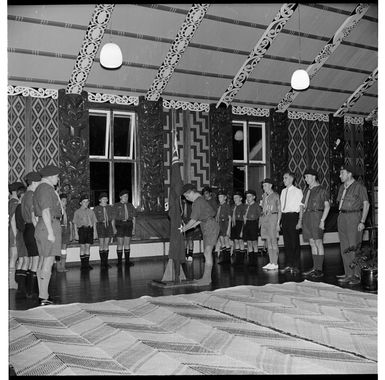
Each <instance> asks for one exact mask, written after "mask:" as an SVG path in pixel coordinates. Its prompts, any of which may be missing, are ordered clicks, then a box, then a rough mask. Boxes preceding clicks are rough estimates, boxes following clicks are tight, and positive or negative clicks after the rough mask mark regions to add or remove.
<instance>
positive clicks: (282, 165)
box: [270, 109, 289, 190]
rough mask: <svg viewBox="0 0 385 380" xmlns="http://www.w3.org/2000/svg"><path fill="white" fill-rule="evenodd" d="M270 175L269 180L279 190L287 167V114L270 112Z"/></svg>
mask: <svg viewBox="0 0 385 380" xmlns="http://www.w3.org/2000/svg"><path fill="white" fill-rule="evenodd" d="M270 125H271V128H270V152H271V153H270V173H271V175H270V176H271V179H272V180H273V182H274V183H275V185H276V186H277V189H278V190H280V189H281V188H282V186H283V184H282V176H283V174H284V172H285V171H286V170H287V169H288V166H289V129H288V113H287V111H285V112H283V113H282V112H276V111H275V110H274V109H271V110H270Z"/></svg>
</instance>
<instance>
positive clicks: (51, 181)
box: [33, 165, 62, 306]
mask: <svg viewBox="0 0 385 380" xmlns="http://www.w3.org/2000/svg"><path fill="white" fill-rule="evenodd" d="M59 174H60V169H59V168H58V167H57V166H55V165H48V166H45V167H44V168H43V169H41V170H40V175H41V176H42V179H41V182H40V184H39V186H37V188H36V189H35V192H34V194H33V209H34V211H35V216H36V217H38V222H37V224H36V227H35V239H36V243H37V247H38V250H39V256H40V259H39V264H38V267H37V271H36V273H37V281H38V284H39V302H40V305H42V306H44V305H50V304H52V303H53V301H52V299H51V298H50V297H49V294H48V285H49V281H50V279H51V272H52V265H53V263H54V261H55V256H60V250H61V227H60V218H61V215H62V211H61V203H60V198H59V195H58V194H57V193H56V191H55V188H54V186H56V185H57V183H58V181H59Z"/></svg>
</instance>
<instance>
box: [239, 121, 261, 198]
mask: <svg viewBox="0 0 385 380" xmlns="http://www.w3.org/2000/svg"><path fill="white" fill-rule="evenodd" d="M233 165H234V166H233V178H234V180H233V181H234V182H233V186H234V191H245V190H247V189H253V190H255V191H256V192H257V197H260V196H261V195H262V189H261V185H260V184H261V181H262V180H263V179H264V178H265V176H266V131H265V123H258V122H247V121H238V120H236V121H235V120H234V121H233Z"/></svg>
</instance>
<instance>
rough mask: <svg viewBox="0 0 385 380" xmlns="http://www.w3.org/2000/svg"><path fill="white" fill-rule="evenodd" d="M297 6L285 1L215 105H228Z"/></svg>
mask: <svg viewBox="0 0 385 380" xmlns="http://www.w3.org/2000/svg"><path fill="white" fill-rule="evenodd" d="M297 6H298V4H297V3H286V4H283V5H282V7H281V9H280V10H279V11H278V13H277V14H276V16H275V18H274V20H273V21H272V22H271V23H270V25H269V26H268V27H267V28H266V30H265V31H264V33H263V34H262V37H261V38H260V39H259V41H258V42H257V44H256V45H255V46H254V48H253V50H252V51H251V52H250V54H249V56H248V57H247V59H246V61H245V62H244V63H243V65H242V66H241V68H240V69H239V70H238V72H237V74H236V75H235V76H234V78H233V80H232V81H231V83H230V84H229V86H228V87H227V89H226V91H225V92H224V93H223V95H222V96H221V98H220V99H219V101H218V103H217V105H216V107H217V108H218V107H219V105H220V104H221V103H223V104H226V106H228V105H229V104H230V103H231V102H232V100H233V99H234V97H235V96H236V95H237V93H238V91H239V90H240V89H241V88H242V86H243V85H244V84H245V82H246V81H247V79H248V77H249V76H250V74H251V73H252V72H253V70H254V68H255V66H256V65H257V64H258V63H259V62H260V61H261V59H262V58H263V57H264V55H265V54H266V52H267V51H268V50H269V48H270V46H271V44H272V43H273V41H274V39H275V37H277V35H278V34H279V33H280V32H281V30H282V29H283V28H284V27H285V25H286V23H287V22H288V21H289V20H290V18H291V16H292V15H293V14H294V11H295V10H296V8H297Z"/></svg>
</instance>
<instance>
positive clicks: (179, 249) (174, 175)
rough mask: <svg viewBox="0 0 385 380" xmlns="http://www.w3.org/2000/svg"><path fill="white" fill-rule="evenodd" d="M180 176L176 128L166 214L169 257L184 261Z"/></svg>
mask: <svg viewBox="0 0 385 380" xmlns="http://www.w3.org/2000/svg"><path fill="white" fill-rule="evenodd" d="M182 187H183V182H182V177H181V175H180V160H179V153H178V139H177V133H176V130H174V129H173V131H172V159H171V184H170V196H169V201H168V203H169V209H168V216H169V218H170V248H169V253H168V256H169V259H173V260H176V261H179V262H181V263H182V262H185V261H186V257H185V242H184V236H183V234H182V233H181V232H180V230H179V228H180V226H181V224H182V207H181V200H180V197H181V195H182Z"/></svg>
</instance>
